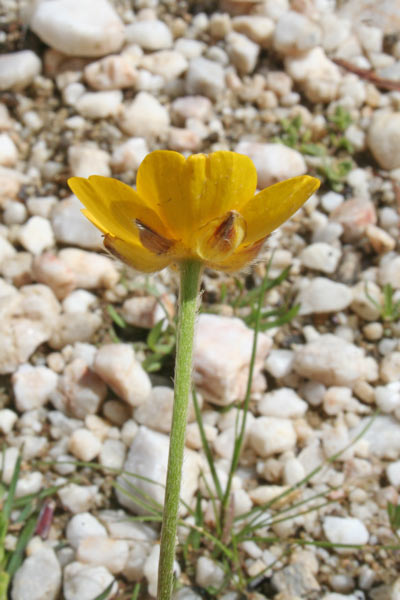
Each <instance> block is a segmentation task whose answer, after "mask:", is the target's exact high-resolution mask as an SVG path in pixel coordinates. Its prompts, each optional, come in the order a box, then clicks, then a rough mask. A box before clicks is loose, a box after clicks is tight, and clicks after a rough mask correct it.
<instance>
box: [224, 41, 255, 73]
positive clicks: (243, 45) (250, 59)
mask: <svg viewBox="0 0 400 600" xmlns="http://www.w3.org/2000/svg"><path fill="white" fill-rule="evenodd" d="M226 44H227V47H226V49H227V52H228V55H229V58H230V61H231V62H232V63H233V64H234V65H235V67H236V68H237V70H238V71H239V73H241V74H243V75H244V74H246V73H252V71H254V69H255V67H256V64H257V60H258V55H259V53H260V47H259V45H258V44H255V43H254V42H252V41H251V40H249V38H248V37H246V36H245V35H242V34H241V33H236V32H234V31H232V32H231V33H229V34H228V35H227V36H226Z"/></svg>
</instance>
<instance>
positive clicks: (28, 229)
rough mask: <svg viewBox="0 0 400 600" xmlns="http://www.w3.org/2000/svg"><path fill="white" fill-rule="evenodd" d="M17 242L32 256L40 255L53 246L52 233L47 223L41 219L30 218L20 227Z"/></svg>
mask: <svg viewBox="0 0 400 600" xmlns="http://www.w3.org/2000/svg"><path fill="white" fill-rule="evenodd" d="M18 240H19V242H20V243H21V245H22V246H23V247H24V248H25V250H28V251H29V252H31V253H32V254H35V255H37V254H41V253H42V252H43V250H46V248H52V247H53V246H54V244H55V239H54V233H53V230H52V228H51V225H50V223H49V221H48V220H47V219H45V218H43V217H31V218H30V219H29V220H28V221H27V222H26V224H25V225H22V227H21V229H20V231H19V235H18Z"/></svg>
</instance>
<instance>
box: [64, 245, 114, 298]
mask: <svg viewBox="0 0 400 600" xmlns="http://www.w3.org/2000/svg"><path fill="white" fill-rule="evenodd" d="M58 257H59V259H60V260H61V261H62V262H63V263H64V265H65V266H66V267H67V268H68V269H69V270H70V271H71V272H72V273H73V274H74V277H75V284H76V287H79V288H83V289H96V288H102V287H105V288H107V289H111V288H113V287H114V286H115V285H116V283H117V281H118V279H119V274H118V271H117V270H116V268H115V266H114V262H113V261H112V260H111V259H109V258H107V257H106V256H100V255H99V254H95V253H94V252H86V251H85V250H79V249H78V248H65V249H64V250H61V252H60V253H59V255H58Z"/></svg>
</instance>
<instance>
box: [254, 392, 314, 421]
mask: <svg viewBox="0 0 400 600" xmlns="http://www.w3.org/2000/svg"><path fill="white" fill-rule="evenodd" d="M257 410H258V412H259V413H260V415H263V416H265V417H281V418H284V419H297V418H300V417H303V416H304V414H305V413H306V411H307V403H306V402H304V400H302V399H301V398H300V396H298V394H296V392H295V391H294V390H292V389H291V388H285V387H283V388H280V389H279V390H273V391H272V392H268V393H267V394H264V395H263V397H262V399H261V400H260V401H259V403H258V404H257Z"/></svg>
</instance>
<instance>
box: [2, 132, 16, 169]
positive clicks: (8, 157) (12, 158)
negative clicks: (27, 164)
mask: <svg viewBox="0 0 400 600" xmlns="http://www.w3.org/2000/svg"><path fill="white" fill-rule="evenodd" d="M17 160H18V150H17V147H16V145H15V144H14V142H13V140H12V139H11V138H10V136H9V135H8V134H7V133H0V165H4V166H5V167H13V166H14V165H15V164H16V162H17Z"/></svg>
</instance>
